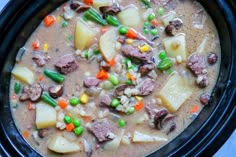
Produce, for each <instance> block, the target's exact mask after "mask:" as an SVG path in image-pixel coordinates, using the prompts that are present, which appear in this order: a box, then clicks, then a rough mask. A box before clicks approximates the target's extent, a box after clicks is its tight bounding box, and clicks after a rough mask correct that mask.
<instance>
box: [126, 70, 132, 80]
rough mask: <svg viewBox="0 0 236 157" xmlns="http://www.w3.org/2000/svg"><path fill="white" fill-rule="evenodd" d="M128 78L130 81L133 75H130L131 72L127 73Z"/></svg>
mask: <svg viewBox="0 0 236 157" xmlns="http://www.w3.org/2000/svg"><path fill="white" fill-rule="evenodd" d="M126 77H127V78H128V79H129V80H130V78H131V75H130V73H129V72H127V73H126Z"/></svg>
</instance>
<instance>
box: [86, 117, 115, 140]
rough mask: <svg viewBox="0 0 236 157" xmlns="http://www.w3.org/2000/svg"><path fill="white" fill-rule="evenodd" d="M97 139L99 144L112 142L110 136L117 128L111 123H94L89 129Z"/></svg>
mask: <svg viewBox="0 0 236 157" xmlns="http://www.w3.org/2000/svg"><path fill="white" fill-rule="evenodd" d="M88 129H89V131H91V132H92V133H93V134H94V135H95V136H96V138H97V140H98V142H105V141H109V140H112V138H111V137H110V134H113V130H114V129H115V126H114V125H113V123H112V122H110V121H107V120H106V121H105V120H104V121H97V122H93V123H92V124H91V126H90V127H89V128H88Z"/></svg>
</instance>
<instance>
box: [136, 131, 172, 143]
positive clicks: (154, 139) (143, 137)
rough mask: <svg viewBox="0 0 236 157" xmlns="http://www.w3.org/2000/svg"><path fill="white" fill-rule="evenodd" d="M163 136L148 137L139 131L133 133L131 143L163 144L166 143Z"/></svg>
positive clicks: (165, 138)
mask: <svg viewBox="0 0 236 157" xmlns="http://www.w3.org/2000/svg"><path fill="white" fill-rule="evenodd" d="M167 140H168V139H167V137H164V136H163V135H148V134H144V133H141V132H139V131H134V136H133V142H163V141H167Z"/></svg>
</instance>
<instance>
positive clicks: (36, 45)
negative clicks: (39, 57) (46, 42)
mask: <svg viewBox="0 0 236 157" xmlns="http://www.w3.org/2000/svg"><path fill="white" fill-rule="evenodd" d="M39 46H40V44H39V42H38V41H34V42H33V43H32V48H33V49H34V50H37V49H38V48H39Z"/></svg>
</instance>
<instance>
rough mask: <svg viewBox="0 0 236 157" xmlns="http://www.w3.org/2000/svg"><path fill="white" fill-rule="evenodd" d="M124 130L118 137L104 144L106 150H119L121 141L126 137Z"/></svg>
mask: <svg viewBox="0 0 236 157" xmlns="http://www.w3.org/2000/svg"><path fill="white" fill-rule="evenodd" d="M124 132H125V131H124V130H121V132H120V133H119V134H118V136H116V137H115V138H114V139H113V140H111V141H108V142H106V143H105V144H104V149H105V150H113V151H114V150H117V148H118V147H119V146H120V142H121V139H122V137H123V135H124Z"/></svg>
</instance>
